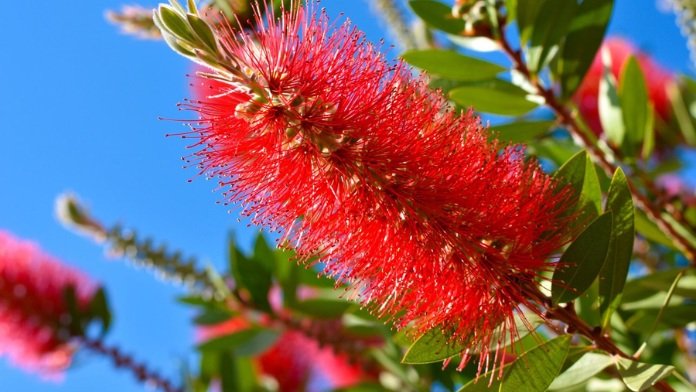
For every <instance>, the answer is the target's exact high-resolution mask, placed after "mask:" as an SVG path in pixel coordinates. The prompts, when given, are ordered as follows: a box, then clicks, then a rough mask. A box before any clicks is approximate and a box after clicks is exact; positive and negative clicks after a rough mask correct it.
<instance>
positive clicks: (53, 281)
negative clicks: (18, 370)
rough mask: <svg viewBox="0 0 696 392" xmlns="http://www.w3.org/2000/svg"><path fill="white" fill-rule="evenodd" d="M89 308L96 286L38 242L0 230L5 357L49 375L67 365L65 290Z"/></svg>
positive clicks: (0, 331) (0, 337) (0, 330)
mask: <svg viewBox="0 0 696 392" xmlns="http://www.w3.org/2000/svg"><path fill="white" fill-rule="evenodd" d="M70 286H72V287H73V288H74V289H75V294H76V298H77V302H78V306H81V307H86V306H87V304H88V303H89V301H90V299H91V298H92V296H93V295H94V293H95V289H96V286H95V285H94V284H93V283H92V282H91V281H89V280H88V279H87V277H85V276H84V275H82V274H81V273H80V272H78V271H76V270H74V269H72V268H69V267H67V266H65V265H63V264H61V263H60V262H59V261H58V260H56V259H54V258H53V257H51V256H49V255H47V254H45V253H43V252H42V251H41V250H40V249H39V248H38V247H37V246H36V245H35V244H33V243H31V242H27V241H22V240H20V239H18V238H16V237H14V236H13V235H11V234H10V233H7V232H3V231H1V230H0V356H6V357H8V358H9V359H10V361H12V362H13V363H14V364H16V365H18V366H20V367H22V368H24V369H27V370H30V371H34V372H37V373H39V374H41V375H44V376H47V377H55V376H57V375H59V374H60V372H61V371H63V370H64V369H66V368H67V367H68V366H69V365H70V362H71V358H72V354H73V352H74V349H75V348H74V347H73V345H71V344H70V341H69V340H70V337H71V333H70V332H69V326H70V323H71V320H70V312H69V309H68V306H69V305H68V304H67V303H66V299H65V298H66V297H65V290H66V289H67V288H68V287H70Z"/></svg>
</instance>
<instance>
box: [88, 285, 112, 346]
mask: <svg viewBox="0 0 696 392" xmlns="http://www.w3.org/2000/svg"><path fill="white" fill-rule="evenodd" d="M89 312H90V315H91V316H92V318H93V319H94V320H97V321H99V323H100V324H101V335H102V336H104V335H106V333H107V332H108V331H109V329H110V328H111V321H112V316H111V310H110V309H109V301H108V298H107V296H106V291H104V288H103V287H100V288H99V290H97V292H96V293H94V296H93V297H92V300H91V301H90V303H89Z"/></svg>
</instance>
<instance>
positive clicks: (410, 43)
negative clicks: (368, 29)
mask: <svg viewBox="0 0 696 392" xmlns="http://www.w3.org/2000/svg"><path fill="white" fill-rule="evenodd" d="M370 3H371V4H372V6H373V7H374V8H375V11H376V12H375V13H376V14H377V15H379V16H380V17H381V18H382V20H384V22H385V23H386V24H387V26H388V27H389V29H390V30H391V33H392V35H393V36H394V38H395V39H396V41H397V42H398V44H399V45H400V46H401V49H404V50H408V49H413V48H415V47H416V46H417V45H416V42H415V40H414V39H413V35H412V34H411V33H410V29H409V26H408V22H407V21H406V17H405V15H404V14H403V11H402V10H401V8H399V6H398V5H397V4H396V0H374V1H370Z"/></svg>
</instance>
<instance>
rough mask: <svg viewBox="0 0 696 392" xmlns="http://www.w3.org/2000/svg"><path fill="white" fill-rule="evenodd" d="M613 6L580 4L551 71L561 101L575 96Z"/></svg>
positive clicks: (600, 1) (588, 0) (601, 1)
mask: <svg viewBox="0 0 696 392" xmlns="http://www.w3.org/2000/svg"><path fill="white" fill-rule="evenodd" d="M613 7H614V1H613V0H584V1H582V2H580V6H579V7H578V8H577V11H576V13H575V15H573V18H572V21H571V22H570V25H569V27H568V30H567V32H566V36H565V41H564V42H563V46H562V49H561V54H560V56H559V59H558V62H557V66H556V67H555V69H554V73H555V74H556V75H557V76H558V79H559V80H560V85H561V96H562V98H564V99H566V98H569V97H571V96H572V95H573V93H575V90H576V89H577V88H578V86H580V83H581V82H582V79H583V77H584V76H585V74H586V73H587V71H588V69H589V68H590V65H592V61H593V60H594V58H595V54H596V53H597V50H599V47H600V45H601V43H602V39H603V38H604V34H605V32H606V29H607V26H608V25H609V21H610V18H611V13H612V9H613Z"/></svg>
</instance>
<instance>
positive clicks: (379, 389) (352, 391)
mask: <svg viewBox="0 0 696 392" xmlns="http://www.w3.org/2000/svg"><path fill="white" fill-rule="evenodd" d="M384 391H385V389H384V387H383V386H382V385H381V384H378V383H366V382H363V383H360V384H358V385H353V386H350V387H345V388H339V389H334V390H333V391H332V392H384Z"/></svg>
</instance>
